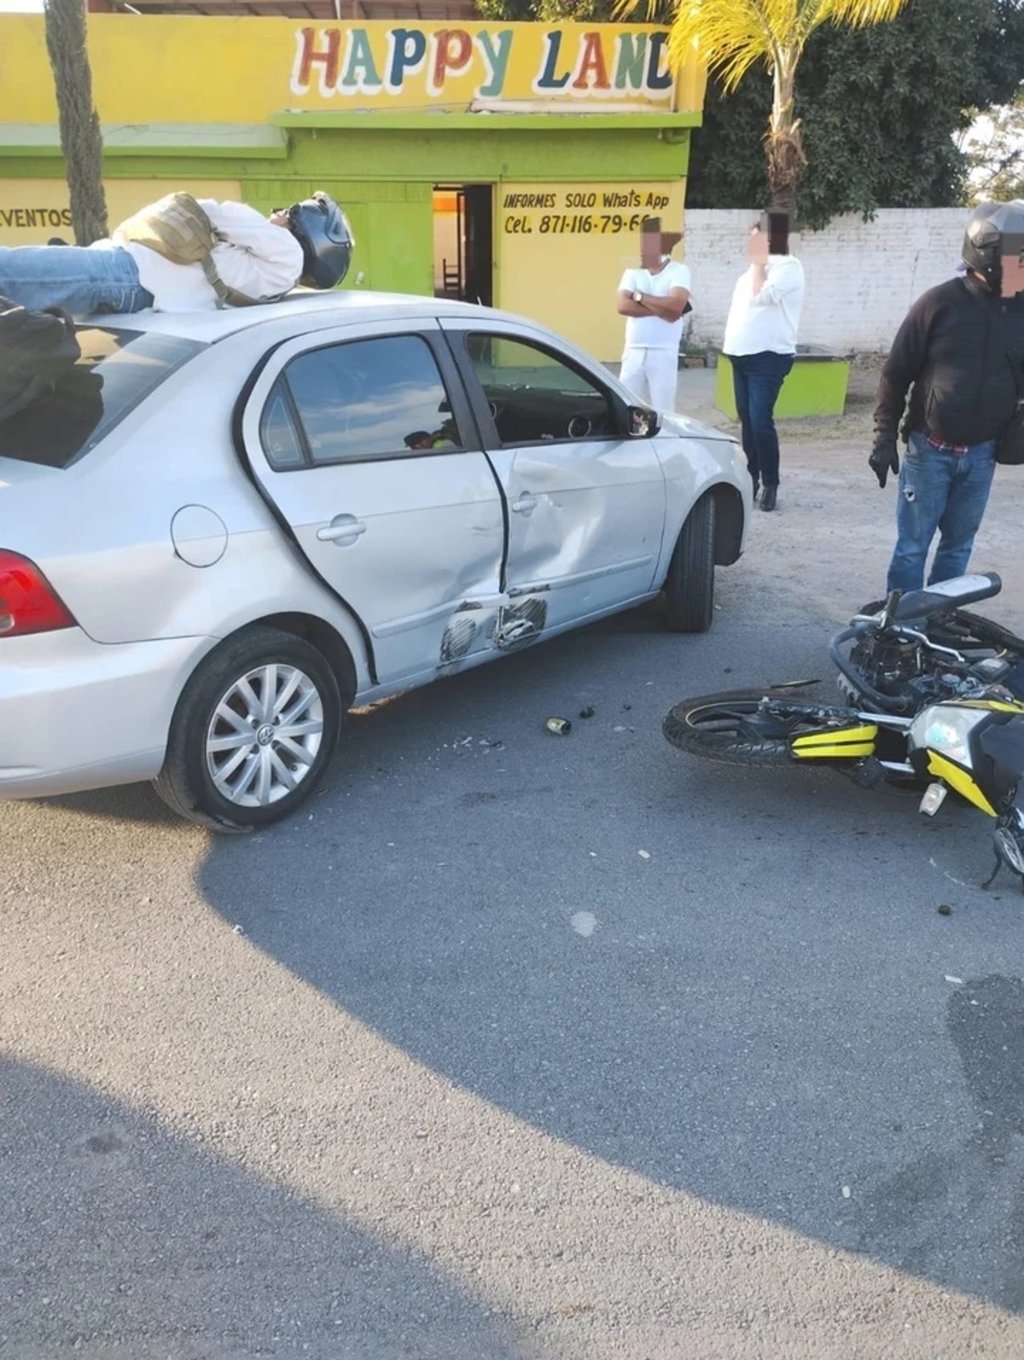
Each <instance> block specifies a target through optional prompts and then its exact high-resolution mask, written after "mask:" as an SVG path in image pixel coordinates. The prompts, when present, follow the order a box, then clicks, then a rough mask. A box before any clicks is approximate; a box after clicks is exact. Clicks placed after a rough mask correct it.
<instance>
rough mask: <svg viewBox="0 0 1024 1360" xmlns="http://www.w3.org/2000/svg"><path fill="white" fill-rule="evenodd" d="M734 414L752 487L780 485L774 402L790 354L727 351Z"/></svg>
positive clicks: (763, 351) (791, 362)
mask: <svg viewBox="0 0 1024 1360" xmlns="http://www.w3.org/2000/svg"><path fill="white" fill-rule="evenodd" d="M727 357H728V360H729V362H730V364H732V386H733V392H734V393H735V395H736V413H737V415H738V416H739V418H740V430H741V432H742V439H743V452H744V453H745V454H746V455H747V470H748V471H749V473H750V475H751V477H752V479H753V482H754V486H755V488H756V487H757V486H758V485H759V484H760V485H761V486H778V484H779V436H778V435H777V434H776V432H775V419H774V412H775V403H776V401H777V400H778V396H779V390H780V388H781V387H782V384H783V381H784V380H785V377H786V374H787V373H788V372H789V370H790V369H791V368H792V367H793V358H794V356H793V355H792V354H776V353H775V351H774V350H770V349H766V350H762V352H761V353H760V354H730V355H728V356H727Z"/></svg>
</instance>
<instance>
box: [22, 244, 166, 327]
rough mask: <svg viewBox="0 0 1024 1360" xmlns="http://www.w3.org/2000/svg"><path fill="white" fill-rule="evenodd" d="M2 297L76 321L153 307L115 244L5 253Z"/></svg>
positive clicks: (135, 272)
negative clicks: (67, 315) (51, 309)
mask: <svg viewBox="0 0 1024 1360" xmlns="http://www.w3.org/2000/svg"><path fill="white" fill-rule="evenodd" d="M0 296H2V297H6V298H10V300H11V301H12V302H18V303H20V304H21V306H22V307H28V308H30V309H32V310H36V309H42V308H44V307H63V308H64V310H65V311H68V312H71V313H72V315H74V316H89V315H91V314H92V313H93V312H140V311H142V309H143V308H144V307H152V305H153V295H152V293H148V292H147V291H146V290H145V288H143V287H142V285H141V284H140V283H139V271H138V269H137V268H136V265H135V261H134V260H133V259H132V257H131V255H129V253H128V251H127V250H125V249H124V248H123V247H122V246H115V245H113V244H112V243H111V242H109V241H104V242H102V244H97V245H95V246H87V247H86V246H5V247H0Z"/></svg>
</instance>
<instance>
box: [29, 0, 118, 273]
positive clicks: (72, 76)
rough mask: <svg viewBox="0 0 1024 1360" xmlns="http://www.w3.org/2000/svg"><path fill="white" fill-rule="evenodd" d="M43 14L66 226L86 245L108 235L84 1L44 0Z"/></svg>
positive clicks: (101, 153)
mask: <svg viewBox="0 0 1024 1360" xmlns="http://www.w3.org/2000/svg"><path fill="white" fill-rule="evenodd" d="M43 12H44V14H45V16H46V19H45V22H46V50H47V53H48V54H49V58H50V67H51V69H52V71H53V84H54V89H55V91H56V95H57V112H58V115H59V119H60V145H61V150H62V151H63V153H64V164H65V167H66V172H67V179H68V191H69V194H70V198H71V223H72V226H73V227H74V232H75V241H76V242H77V244H78V245H80V246H88V245H92V243H93V241H98V240H100V238H101V237H104V236H106V234H107V198H106V194H105V193H104V190H103V134H102V133H101V131H100V120H99V117H98V115H97V113H96V109H95V107H94V106H93V101H92V71H91V69H90V67H89V54H88V51H87V49H86V38H85V0H44V4H43Z"/></svg>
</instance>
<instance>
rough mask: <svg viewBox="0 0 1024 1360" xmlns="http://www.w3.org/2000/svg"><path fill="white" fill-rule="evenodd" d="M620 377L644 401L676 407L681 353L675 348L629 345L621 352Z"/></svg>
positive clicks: (661, 407) (667, 408)
mask: <svg viewBox="0 0 1024 1360" xmlns="http://www.w3.org/2000/svg"><path fill="white" fill-rule="evenodd" d="M619 381H620V382H622V383H624V384H625V386H626V387H628V388H629V390H630V391H631V392H632V393H634V394H635V395H636V397H637V398H638V399H639V400H640V402H641V404H642V405H644V406H653V407H654V409H655V410H656V411H674V410H675V409H676V384H677V383H678V382H679V355H678V353H677V352H676V351H675V350H674V349H641V348H640V347H639V346H637V345H627V346H626V348H625V349H624V350H623V352H622V368H621V370H620V372H619Z"/></svg>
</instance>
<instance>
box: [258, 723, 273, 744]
mask: <svg viewBox="0 0 1024 1360" xmlns="http://www.w3.org/2000/svg"><path fill="white" fill-rule="evenodd" d="M256 740H257V741H258V742H259V744H260V745H261V746H269V745H270V743H271V742H272V741H273V740H274V729H273V727H271V725H270V723H264V724H263V726H262V727H260V728H257V730H256Z"/></svg>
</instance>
